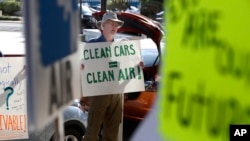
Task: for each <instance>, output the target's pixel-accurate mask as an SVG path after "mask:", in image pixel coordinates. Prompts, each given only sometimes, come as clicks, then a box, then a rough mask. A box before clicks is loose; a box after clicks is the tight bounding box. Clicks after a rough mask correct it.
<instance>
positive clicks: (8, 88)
mask: <svg viewBox="0 0 250 141" xmlns="http://www.w3.org/2000/svg"><path fill="white" fill-rule="evenodd" d="M7 90H10V93H9V94H8V95H7V97H6V109H7V110H9V98H10V96H11V95H12V94H13V93H14V90H13V88H11V87H6V88H4V91H7Z"/></svg>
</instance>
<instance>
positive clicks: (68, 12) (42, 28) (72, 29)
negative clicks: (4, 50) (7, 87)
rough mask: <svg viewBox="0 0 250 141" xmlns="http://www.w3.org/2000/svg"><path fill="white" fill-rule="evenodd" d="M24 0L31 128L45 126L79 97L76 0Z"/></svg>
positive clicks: (77, 12)
mask: <svg viewBox="0 0 250 141" xmlns="http://www.w3.org/2000/svg"><path fill="white" fill-rule="evenodd" d="M24 2H25V6H26V8H25V16H26V18H25V22H24V23H25V27H26V32H25V33H26V34H25V36H26V38H25V40H26V60H27V67H28V73H27V74H28V81H27V84H28V86H29V87H28V89H27V91H28V100H29V104H30V106H29V107H28V110H29V112H28V114H29V127H32V128H29V129H30V130H31V131H32V130H39V129H42V128H43V127H45V126H46V125H47V124H48V123H50V122H51V121H52V120H53V119H55V118H56V117H57V116H58V115H59V114H62V112H63V110H64V108H65V107H66V106H68V105H70V104H72V102H73V100H74V99H76V98H80V96H81V87H80V60H79V51H78V41H79V39H78V31H79V30H78V28H79V16H78V15H79V10H78V7H77V0H71V1H68V0H53V1H51V0H32V1H29V2H27V1H24ZM48 7H49V8H48Z"/></svg>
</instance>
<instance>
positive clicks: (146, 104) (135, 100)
mask: <svg viewBox="0 0 250 141" xmlns="http://www.w3.org/2000/svg"><path fill="white" fill-rule="evenodd" d="M103 14H104V12H97V13H94V14H93V16H94V17H95V18H96V19H97V20H98V21H99V20H101V18H102V15H103ZM117 16H118V18H119V19H121V20H123V21H124V25H123V26H122V27H121V28H120V29H119V30H118V33H124V34H130V35H139V36H140V35H146V36H147V37H148V38H151V39H152V41H153V42H154V44H153V45H152V46H149V45H148V44H149V43H145V44H144V45H142V46H141V51H142V58H143V62H144V66H145V67H144V69H143V73H144V80H145V89H146V90H145V91H143V92H134V93H126V94H124V96H125V98H124V115H123V116H124V119H128V120H136V121H141V120H143V119H144V118H145V116H146V115H147V113H148V112H149V111H150V109H151V107H152V106H153V104H154V101H155V97H156V88H157V79H156V78H157V77H158V68H159V62H160V54H161V38H162V37H163V35H164V31H162V30H161V28H160V27H159V25H158V24H156V23H155V22H154V21H153V20H151V19H149V18H148V17H145V16H143V15H139V14H135V13H126V12H121V13H119V14H118V15H117ZM84 101H87V99H85V100H84ZM86 103H88V102H86Z"/></svg>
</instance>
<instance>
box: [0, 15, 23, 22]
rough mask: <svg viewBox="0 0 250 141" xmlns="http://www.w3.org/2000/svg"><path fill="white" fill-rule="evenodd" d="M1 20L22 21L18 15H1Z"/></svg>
mask: <svg viewBox="0 0 250 141" xmlns="http://www.w3.org/2000/svg"><path fill="white" fill-rule="evenodd" d="M0 20H8V21H20V19H19V18H18V17H9V16H0Z"/></svg>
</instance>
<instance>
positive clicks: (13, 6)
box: [0, 0, 21, 16]
mask: <svg viewBox="0 0 250 141" xmlns="http://www.w3.org/2000/svg"><path fill="white" fill-rule="evenodd" d="M0 10H2V11H3V14H4V15H9V16H11V15H14V13H15V12H17V11H20V10H21V4H20V2H16V1H15V0H4V1H3V2H0Z"/></svg>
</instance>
